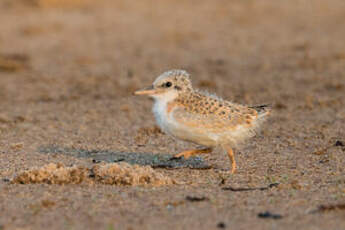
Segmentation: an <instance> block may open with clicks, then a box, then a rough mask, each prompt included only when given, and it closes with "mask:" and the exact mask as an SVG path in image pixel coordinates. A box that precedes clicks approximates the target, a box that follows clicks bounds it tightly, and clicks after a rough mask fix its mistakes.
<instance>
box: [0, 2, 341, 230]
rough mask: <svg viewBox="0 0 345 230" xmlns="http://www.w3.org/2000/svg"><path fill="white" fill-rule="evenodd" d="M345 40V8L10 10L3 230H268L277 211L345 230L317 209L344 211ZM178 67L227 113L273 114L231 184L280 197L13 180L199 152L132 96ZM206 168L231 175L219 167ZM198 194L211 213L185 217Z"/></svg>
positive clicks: (4, 23)
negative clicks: (103, 160)
mask: <svg viewBox="0 0 345 230" xmlns="http://www.w3.org/2000/svg"><path fill="white" fill-rule="evenodd" d="M344 25H345V1H344V0H327V1H325V0H313V1H311V0H290V1H283V0H260V1H259V0H214V1H209V0H188V1H182V0H166V1H154V0H140V1H138V0H136V1H135V0H126V1H120V0H97V1H96V0H0V178H1V180H0V186H2V187H1V188H4V189H2V190H1V199H0V206H1V210H2V211H3V213H5V214H6V215H1V217H0V229H1V228H2V226H3V225H4V226H5V225H6V229H7V225H9V226H14V227H16V228H18V227H27V226H31V227H32V226H35V229H39V228H42V229H47V227H49V228H51V229H65V228H71V229H72V228H73V229H86V228H91V227H93V228H94V229H100V228H102V229H112V228H109V227H107V226H108V224H109V223H114V222H115V223H119V224H122V225H123V226H126V227H128V228H126V229H133V228H131V226H146V227H147V229H150V227H149V226H150V225H151V224H152V223H154V224H156V226H165V228H166V229H169V228H170V229H176V226H179V227H181V224H183V225H182V226H185V228H184V229H192V228H193V227H191V226H194V228H195V229H200V228H201V229H202V228H203V229H214V228H215V227H216V226H217V222H219V221H223V222H224V223H225V224H228V225H230V224H229V223H230V222H231V226H238V228H239V229H253V228H255V229H260V228H258V225H257V224H255V223H256V222H255V220H256V218H257V217H256V216H257V213H259V212H262V211H265V210H273V211H275V212H276V213H278V214H282V215H283V216H284V217H283V218H284V219H283V220H281V222H279V223H285V227H286V229H291V228H292V227H291V226H294V227H296V229H305V226H303V224H305V223H306V224H308V225H309V226H313V227H315V229H326V228H332V227H330V226H333V227H334V229H336V228H338V227H339V226H341V224H344V218H343V214H341V215H340V214H339V215H333V214H330V215H321V214H320V215H316V214H315V215H314V214H309V210H313V209H314V208H316V207H318V206H319V205H320V204H327V203H338V202H339V201H343V200H344V191H345V190H344V181H345V179H344V175H345V174H344V164H345V162H344V161H345V158H344V151H345V147H344V143H345V140H344V137H345V100H344V95H345V42H344V38H345V26H344ZM173 68H174V69H175V68H182V69H185V70H187V71H188V72H190V73H191V76H192V82H193V84H194V86H195V87H196V88H200V89H203V90H208V91H210V92H214V93H216V94H217V95H220V96H222V97H224V98H225V99H227V100H233V101H235V102H239V103H246V104H260V103H272V104H273V105H274V110H273V113H272V118H271V119H270V120H269V121H268V122H267V123H266V124H265V126H264V129H263V131H262V134H263V135H259V136H257V137H256V138H254V139H253V140H252V141H249V142H248V143H247V144H246V146H245V148H244V149H241V150H240V151H238V154H237V153H236V154H237V155H236V157H237V162H238V165H239V166H240V168H239V171H238V174H236V175H235V176H234V177H231V180H228V182H229V183H231V185H234V184H235V187H236V186H237V187H239V186H242V187H248V186H249V187H262V186H267V185H268V184H270V183H276V182H278V183H280V184H281V185H282V187H280V188H277V189H276V190H272V191H271V190H267V191H256V192H245V193H236V195H232V194H233V193H230V191H223V190H221V189H220V187H219V186H220V175H219V174H218V172H217V171H215V170H204V171H202V170H190V169H180V170H164V169H162V170H160V172H162V173H164V174H165V175H168V176H169V177H172V178H174V179H177V180H180V181H185V182H186V186H185V187H181V186H177V185H176V186H171V187H169V188H161V189H157V190H156V189H147V190H141V189H140V188H135V187H133V188H132V187H131V188H128V187H125V188H122V187H118V186H89V187H87V186H86V187H83V186H79V185H78V186H73V185H71V186H67V185H66V186H61V187H58V186H50V185H42V186H41V185H10V184H8V182H6V181H5V179H6V178H11V177H13V175H15V174H16V173H18V172H20V171H22V170H24V169H28V168H32V167H38V166H42V165H45V164H48V163H62V164H65V165H68V166H70V165H73V164H75V165H78V166H79V165H90V164H91V165H92V164H94V163H95V162H96V163H97V161H95V162H93V161H92V159H90V158H83V159H82V158H78V157H75V156H71V155H68V154H58V153H56V152H55V153H54V151H50V150H51V149H53V150H54V148H52V147H51V146H53V147H54V146H55V147H56V148H57V149H74V150H75V152H77V153H79V152H81V153H83V154H84V155H85V152H86V150H89V153H90V152H91V153H97V151H103V150H107V151H108V153H110V154H111V153H112V152H125V153H128V152H134V153H145V152H147V153H162V154H173V153H177V152H179V151H182V150H186V149H188V148H190V147H191V144H190V143H185V142H182V141H176V140H174V139H172V138H171V137H169V136H167V135H164V134H163V133H162V132H160V130H159V129H158V128H157V126H156V125H155V121H154V118H153V116H152V113H151V106H152V102H151V101H150V100H148V99H147V98H141V97H134V96H132V92H133V91H134V90H136V89H138V88H142V87H144V86H147V85H149V84H151V83H152V81H153V80H154V79H155V78H156V77H157V76H158V75H159V74H161V73H162V72H164V71H167V70H169V69H173ZM47 146H48V147H49V148H48V147H47ZM194 147H195V146H194ZM49 151H50V152H49ZM47 152H48V154H47ZM60 153H61V151H60ZM62 153H63V151H62ZM204 159H205V162H209V163H210V164H212V165H216V166H217V167H218V168H220V169H227V167H228V164H227V162H228V160H227V158H226V155H225V154H221V153H220V152H219V153H218V152H217V153H215V154H211V155H207V156H204ZM2 179H4V180H2ZM228 182H227V183H228ZM222 183H223V182H222ZM189 184H192V186H189ZM195 184H196V185H197V186H194V185H195ZM200 185H202V186H200ZM284 186H285V187H284ZM143 191H144V192H143ZM190 193H195V194H200V195H201V196H202V197H203V196H206V197H209V198H210V199H209V200H210V201H208V199H206V200H207V201H205V202H202V203H197V204H194V203H193V205H192V204H184V203H183V202H185V200H184V197H186V195H190ZM258 194H259V195H258ZM261 194H264V195H261ZM42 197H43V198H44V199H45V200H48V201H51V202H48V203H47V202H46V201H45V200H42V199H43V198H42ZM128 198H130V199H128ZM181 200H182V203H181ZM320 201H322V202H320ZM171 202H175V203H173V205H170V203H171ZM199 204H200V206H198V205H199ZM54 205H55V206H54ZM168 205H170V207H171V208H170V209H168V208H167V206H168ZM180 205H181V206H180ZM50 207H54V208H52V209H50ZM202 207H203V208H202ZM42 210H43V211H42ZM142 210H149V211H147V212H146V211H145V212H142ZM171 210H172V211H171ZM196 210H197V211H196ZM325 210H326V209H325ZM301 216H302V217H303V218H301ZM304 217H306V218H304ZM176 220H178V221H176ZM279 221H280V220H279ZM162 223H163V224H162ZM2 224H3V225H2ZM233 224H235V225H233ZM236 224H237V225H236ZM260 224H261V225H260V226H261V227H262V228H261V229H267V228H270V227H272V226H276V225H272V224H273V223H272V222H270V221H268V222H260ZM66 226H67V227H66ZM68 226H71V227H68ZM115 226H117V225H115ZM169 226H170V227H169ZM219 226H225V225H224V224H223V225H222V224H221V225H219ZM277 226H278V225H277ZM279 226H281V225H279ZM302 226H303V227H302ZM31 227H30V228H31ZM120 229H125V228H120ZM134 229H135V228H134ZM151 229H152V228H151Z"/></svg>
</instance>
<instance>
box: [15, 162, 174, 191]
mask: <svg viewBox="0 0 345 230" xmlns="http://www.w3.org/2000/svg"><path fill="white" fill-rule="evenodd" d="M11 182H12V183H19V184H36V183H45V184H79V183H82V182H86V183H90V184H93V183H101V184H110V185H151V186H160V185H169V184H174V183H175V181H174V180H172V179H170V178H169V177H166V176H164V175H162V174H161V173H158V172H156V171H155V170H153V169H152V168H151V167H150V166H139V165H130V164H127V163H111V164H103V165H96V166H93V167H92V168H91V169H89V168H87V167H83V166H80V167H77V166H73V167H65V166H64V165H63V164H54V163H50V164H47V165H45V166H43V167H41V168H36V169H31V170H27V171H24V172H22V173H20V174H19V175H17V176H16V177H14V178H13V179H12V181H11Z"/></svg>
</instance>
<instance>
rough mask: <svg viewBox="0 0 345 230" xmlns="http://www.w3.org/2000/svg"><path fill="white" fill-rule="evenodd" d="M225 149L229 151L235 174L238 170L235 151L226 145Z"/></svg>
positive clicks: (232, 169)
mask: <svg viewBox="0 0 345 230" xmlns="http://www.w3.org/2000/svg"><path fill="white" fill-rule="evenodd" d="M225 150H226V151H227V153H228V156H229V159H230V163H231V173H232V174H234V173H235V172H236V161H235V157H234V151H233V150H232V148H230V147H225Z"/></svg>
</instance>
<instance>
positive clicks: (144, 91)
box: [134, 85, 157, 95]
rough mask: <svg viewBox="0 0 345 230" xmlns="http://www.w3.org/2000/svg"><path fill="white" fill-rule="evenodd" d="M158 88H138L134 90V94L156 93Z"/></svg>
mask: <svg viewBox="0 0 345 230" xmlns="http://www.w3.org/2000/svg"><path fill="white" fill-rule="evenodd" d="M156 93H157V92H156V90H155V89H154V88H153V86H152V85H151V86H149V87H146V88H143V89H140V90H137V91H135V92H134V95H153V94H156Z"/></svg>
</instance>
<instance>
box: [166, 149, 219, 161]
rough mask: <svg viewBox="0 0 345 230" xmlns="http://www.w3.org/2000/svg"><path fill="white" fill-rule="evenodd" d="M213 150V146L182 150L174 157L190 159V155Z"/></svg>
mask: <svg viewBox="0 0 345 230" xmlns="http://www.w3.org/2000/svg"><path fill="white" fill-rule="evenodd" d="M211 151H212V148H205V149H193V150H187V151H183V152H180V153H178V154H175V155H174V157H173V158H180V157H184V158H185V159H188V158H189V157H191V156H193V155H198V154H202V153H209V152H211Z"/></svg>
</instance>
